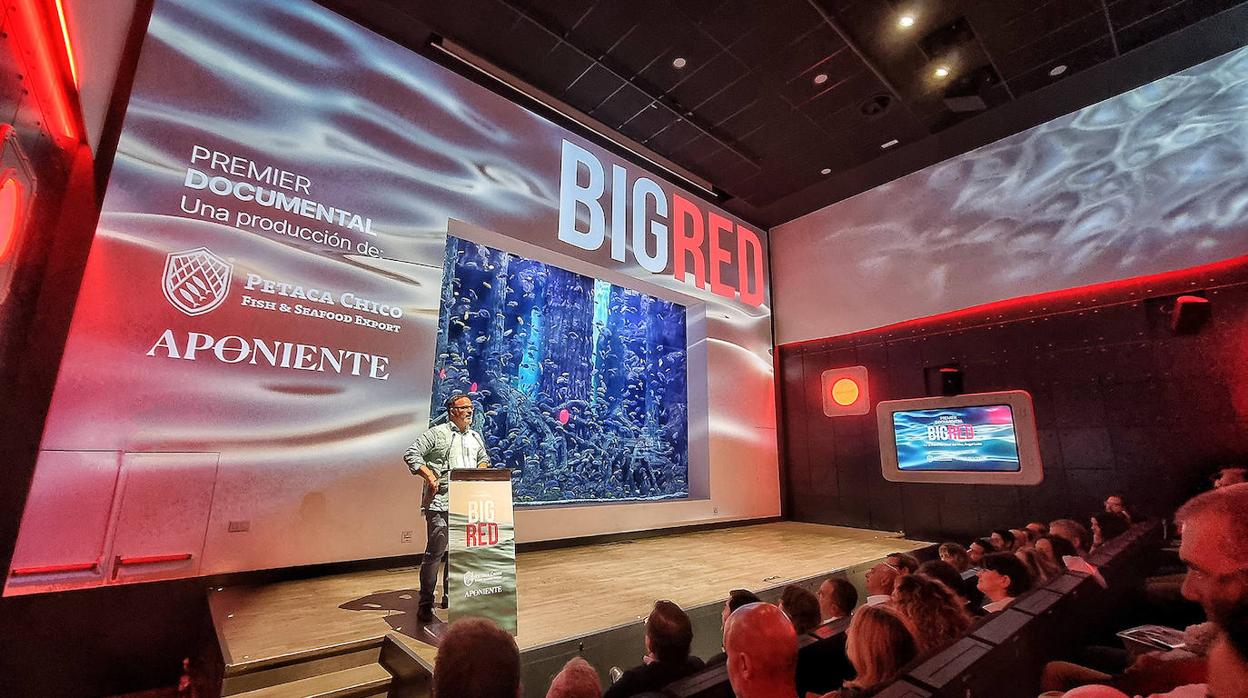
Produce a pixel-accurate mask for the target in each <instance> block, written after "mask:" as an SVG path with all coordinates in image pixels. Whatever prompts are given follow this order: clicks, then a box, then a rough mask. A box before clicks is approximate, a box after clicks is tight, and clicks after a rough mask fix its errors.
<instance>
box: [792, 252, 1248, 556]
mask: <svg viewBox="0 0 1248 698" xmlns="http://www.w3.org/2000/svg"><path fill="white" fill-rule="evenodd" d="M1180 291H1186V292H1190V291H1196V292H1198V293H1203V294H1204V295H1206V296H1207V297H1208V298H1209V299H1210V300H1211V301H1212V302H1213V319H1212V320H1211V321H1210V322H1209V324H1207V325H1206V326H1205V327H1204V328H1203V329H1202V330H1201V331H1200V332H1199V333H1198V334H1195V335H1184V336H1176V335H1174V334H1172V333H1171V332H1170V331H1169V329H1168V328H1167V326H1166V319H1167V318H1166V315H1165V309H1166V308H1167V307H1168V306H1169V305H1170V304H1171V302H1172V299H1173V297H1174V295H1176V294H1177V293H1179V292H1180ZM1245 347H1248V259H1244V260H1236V261H1232V262H1227V263H1221V264H1219V265H1216V266H1214V267H1210V268H1206V269H1201V270H1192V271H1190V272H1183V273H1177V274H1167V275H1164V276H1163V277H1158V278H1156V279H1150V280H1136V281H1133V282H1124V283H1123V284H1121V285H1120V286H1116V287H1112V288H1108V289H1107V288H1104V287H1100V288H1097V289H1096V290H1095V292H1091V291H1090V292H1088V293H1087V294H1080V293H1077V292H1063V293H1062V294H1061V295H1059V296H1056V297H1045V298H1034V299H1025V300H1023V301H1014V302H1011V303H1009V304H1006V305H1005V306H1004V307H990V308H987V309H984V310H983V311H982V312H977V311H967V312H965V313H960V314H955V315H953V316H950V317H945V318H942V319H932V320H930V321H915V322H912V323H905V324H903V325H902V326H893V327H888V328H883V329H881V330H876V331H872V332H865V333H857V334H854V335H848V336H845V337H832V338H828V339H823V340H816V341H813V342H803V343H800V344H792V345H785V346H782V347H780V362H779V364H780V367H781V369H780V376H779V380H780V385H781V390H782V395H781V398H782V400H783V406H784V415H783V424H784V432H783V437H782V438H783V441H784V444H783V445H784V453H785V462H784V474H783V476H784V478H785V484H786V486H787V491H788V493H789V501H790V516H791V517H792V518H794V519H797V520H800V521H812V522H820V523H833V524H841V525H847V526H861V527H869V528H874V529H881V530H898V531H905V532H906V533H907V534H909V535H914V536H925V537H941V538H945V537H948V538H954V539H958V540H962V541H965V540H966V539H968V538H970V537H971V536H974V535H982V534H984V533H986V532H988V531H989V530H990V529H991V528H996V527H1001V526H1020V525H1022V524H1024V523H1026V522H1028V521H1031V520H1044V521H1048V520H1051V519H1054V518H1059V517H1068V516H1069V517H1075V518H1078V519H1081V520H1082V519H1086V518H1087V516H1088V515H1090V514H1091V513H1092V512H1094V511H1096V510H1097V509H1099V508H1100V506H1101V502H1102V501H1103V500H1104V498H1105V496H1106V495H1107V494H1109V493H1111V492H1118V493H1122V494H1125V496H1126V497H1127V498H1128V500H1129V501H1131V502H1132V503H1133V504H1134V507H1135V508H1136V509H1137V510H1139V511H1140V512H1142V513H1144V514H1148V515H1168V514H1170V513H1172V512H1173V510H1174V508H1175V507H1177V506H1178V505H1179V504H1181V503H1182V502H1183V500H1184V499H1186V498H1187V497H1189V496H1190V495H1191V494H1193V493H1195V492H1196V491H1199V490H1200V489H1201V488H1202V487H1204V486H1205V485H1206V480H1205V478H1206V477H1207V475H1208V474H1209V473H1210V472H1211V471H1212V470H1214V469H1216V468H1217V467H1221V466H1223V465H1226V464H1230V463H1234V462H1236V461H1238V462H1244V461H1245V460H1246V459H1248V349H1245ZM948 363H956V364H958V365H959V366H960V367H961V368H962V371H963V376H964V388H965V392H982V391H991V390H1011V389H1022V390H1027V391H1028V392H1030V393H1031V394H1032V396H1033V399H1034V401H1035V407H1036V422H1037V427H1038V429H1039V433H1038V436H1039V440H1040V452H1041V455H1042V457H1043V459H1044V463H1045V480H1044V482H1042V483H1041V484H1039V485H1037V486H1035V487H991V486H970V485H915V484H897V483H890V482H887V481H886V480H884V479H883V477H882V476H881V474H880V463H879V457H880V445H879V439H878V436H877V434H876V426H875V413H874V409H873V410H872V412H871V413H870V414H867V415H863V416H860V417H838V418H829V417H826V416H824V414H823V410H822V403H821V399H822V398H821V394H820V390H821V386H820V382H819V377H820V374H821V373H822V372H823V371H825V370H827V369H829V368H839V367H843V366H851V365H863V366H866V367H867V369H868V371H869V389H870V395H871V401H872V403H873V405H874V404H875V403H878V402H879V401H881V400H892V399H901V398H910V397H921V396H923V395H924V377H923V369H924V367H925V366H936V365H943V364H948Z"/></svg>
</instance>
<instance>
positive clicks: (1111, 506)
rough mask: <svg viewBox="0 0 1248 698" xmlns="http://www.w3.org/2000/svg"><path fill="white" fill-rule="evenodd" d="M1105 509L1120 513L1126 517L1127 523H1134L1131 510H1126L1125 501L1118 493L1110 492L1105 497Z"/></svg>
mask: <svg viewBox="0 0 1248 698" xmlns="http://www.w3.org/2000/svg"><path fill="white" fill-rule="evenodd" d="M1105 511H1107V512H1109V513H1111V514H1122V515H1123V516H1124V517H1126V519H1127V525H1130V524H1133V523H1135V519H1134V517H1132V516H1131V512H1129V511H1127V501H1126V500H1125V499H1123V498H1122V495H1120V494H1111V495H1109V496H1108V497H1106V498H1105Z"/></svg>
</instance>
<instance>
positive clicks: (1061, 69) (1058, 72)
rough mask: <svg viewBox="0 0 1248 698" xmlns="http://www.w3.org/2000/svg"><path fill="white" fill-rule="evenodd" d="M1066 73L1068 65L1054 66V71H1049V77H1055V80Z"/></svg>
mask: <svg viewBox="0 0 1248 698" xmlns="http://www.w3.org/2000/svg"><path fill="white" fill-rule="evenodd" d="M1064 72H1066V64H1065V63H1063V64H1062V65H1055V66H1053V69H1052V70H1050V71H1049V77H1053V78H1055V77H1057V76H1058V75H1061V74H1062V73H1064Z"/></svg>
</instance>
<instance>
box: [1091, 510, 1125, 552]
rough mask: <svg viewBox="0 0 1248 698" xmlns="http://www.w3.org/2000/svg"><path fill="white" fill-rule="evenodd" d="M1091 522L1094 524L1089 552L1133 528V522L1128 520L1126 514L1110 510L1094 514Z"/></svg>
mask: <svg viewBox="0 0 1248 698" xmlns="http://www.w3.org/2000/svg"><path fill="white" fill-rule="evenodd" d="M1090 523H1091V524H1092V526H1091V528H1092V547H1091V549H1090V550H1089V552H1091V551H1093V550H1096V549H1097V548H1100V547H1101V546H1102V545H1105V543H1106V542H1107V541H1110V540H1113V539H1114V538H1117V537H1118V536H1120V535H1122V534H1124V533H1126V532H1127V529H1128V528H1131V522H1130V521H1128V520H1127V517H1126V515H1124V514H1115V513H1113V512H1109V511H1098V512H1097V513H1095V514H1093V515H1092V518H1091V520H1090Z"/></svg>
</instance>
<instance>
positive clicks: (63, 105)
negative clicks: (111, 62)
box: [10, 0, 81, 142]
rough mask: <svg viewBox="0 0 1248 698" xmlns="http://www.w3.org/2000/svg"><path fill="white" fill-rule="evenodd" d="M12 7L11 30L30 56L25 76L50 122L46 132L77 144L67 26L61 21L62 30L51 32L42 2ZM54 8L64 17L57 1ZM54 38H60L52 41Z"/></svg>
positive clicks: (18, 1) (17, 1)
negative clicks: (13, 10)
mask: <svg viewBox="0 0 1248 698" xmlns="http://www.w3.org/2000/svg"><path fill="white" fill-rule="evenodd" d="M11 4H12V6H13V7H14V9H15V10H16V11H15V12H12V13H10V18H11V19H12V21H13V29H12V31H13V33H14V35H15V36H16V38H17V40H18V43H19V44H20V45H21V46H22V47H23V48H24V49H25V51H26V53H27V54H28V56H29V60H30V63H29V64H28V65H27V70H26V75H27V77H28V78H29V79H30V84H31V85H32V86H33V87H34V93H35V98H36V99H37V100H38V101H39V104H40V107H41V108H42V110H43V113H44V115H45V117H46V118H47V120H48V122H49V123H48V129H49V131H51V132H52V133H53V135H55V136H57V137H58V138H68V139H69V140H71V141H74V142H77V141H79V140H80V138H81V135H80V131H79V127H78V115H77V106H76V102H75V100H74V95H75V94H76V92H77V89H76V83H77V79H76V77H75V74H76V72H77V67H76V66H75V65H74V62H73V58H72V56H73V48H72V46H71V45H70V43H69V27H68V25H67V24H64V23H63V22H62V23H61V26H62V27H64V28H63V29H56V30H54V29H53V25H52V23H51V21H50V18H49V17H47V16H46V14H45V12H44V11H43V8H42V7H41V5H43V4H44V3H41V2H39V1H38V0H12V3H11ZM56 5H57V7H56V12H57V13H58V15H59V16H61V17H62V18H63V16H64V13H63V9H62V8H61V6H60V2H57V3H56ZM57 35H59V38H55V37H57ZM67 73H69V74H67Z"/></svg>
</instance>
